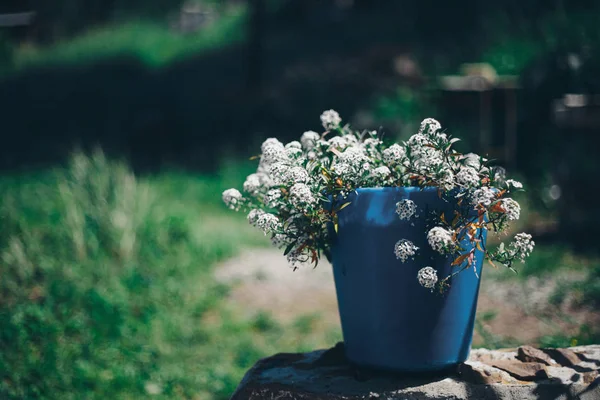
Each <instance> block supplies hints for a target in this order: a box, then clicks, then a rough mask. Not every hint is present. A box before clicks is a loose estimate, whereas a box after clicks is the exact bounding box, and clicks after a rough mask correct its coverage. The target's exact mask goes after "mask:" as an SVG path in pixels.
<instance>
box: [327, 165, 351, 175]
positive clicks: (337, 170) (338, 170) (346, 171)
mask: <svg viewBox="0 0 600 400" xmlns="http://www.w3.org/2000/svg"><path fill="white" fill-rule="evenodd" d="M331 172H333V173H334V174H335V175H336V176H339V177H340V178H347V177H348V176H350V174H351V173H352V168H351V167H350V166H349V165H348V164H346V163H338V164H335V165H334V166H333V167H332V168H331Z"/></svg>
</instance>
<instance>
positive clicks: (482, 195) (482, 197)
mask: <svg viewBox="0 0 600 400" xmlns="http://www.w3.org/2000/svg"><path fill="white" fill-rule="evenodd" d="M495 198H496V192H494V190H493V189H491V188H489V187H487V186H483V187H482V188H480V189H477V190H475V191H474V192H473V195H472V196H471V202H472V203H473V204H474V205H476V206H477V205H479V204H481V205H482V206H484V207H489V206H490V205H491V204H492V201H494V199H495Z"/></svg>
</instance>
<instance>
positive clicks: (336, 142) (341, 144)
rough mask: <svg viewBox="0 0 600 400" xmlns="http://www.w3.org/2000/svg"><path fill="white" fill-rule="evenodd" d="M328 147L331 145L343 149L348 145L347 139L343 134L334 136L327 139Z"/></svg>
mask: <svg viewBox="0 0 600 400" xmlns="http://www.w3.org/2000/svg"><path fill="white" fill-rule="evenodd" d="M327 144H328V145H329V147H333V148H335V149H337V150H344V149H345V148H346V147H348V146H349V145H350V143H348V139H347V138H346V137H345V136H334V137H332V138H331V139H329V140H328V141H327Z"/></svg>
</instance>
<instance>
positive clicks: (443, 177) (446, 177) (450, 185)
mask: <svg viewBox="0 0 600 400" xmlns="http://www.w3.org/2000/svg"><path fill="white" fill-rule="evenodd" d="M438 180H439V185H440V187H441V188H442V189H444V190H452V189H454V173H453V172H452V170H451V169H449V168H448V169H442V170H441V171H440V172H439V174H438Z"/></svg>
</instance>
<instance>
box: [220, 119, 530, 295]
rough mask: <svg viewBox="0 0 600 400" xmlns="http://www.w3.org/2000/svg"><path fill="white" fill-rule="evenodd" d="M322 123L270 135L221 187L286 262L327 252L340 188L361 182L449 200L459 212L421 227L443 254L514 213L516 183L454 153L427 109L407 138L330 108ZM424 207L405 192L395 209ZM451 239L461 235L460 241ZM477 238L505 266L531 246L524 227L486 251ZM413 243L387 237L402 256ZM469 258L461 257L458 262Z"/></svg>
mask: <svg viewBox="0 0 600 400" xmlns="http://www.w3.org/2000/svg"><path fill="white" fill-rule="evenodd" d="M321 123H322V125H323V128H324V129H325V132H315V131H306V132H304V133H303V134H302V135H301V137H300V140H298V141H292V142H289V143H287V144H285V145H284V144H283V143H282V142H280V141H279V140H277V139H275V138H269V139H266V140H265V141H264V143H262V145H261V155H260V161H259V163H258V168H257V170H256V172H255V173H253V174H251V175H249V176H248V177H247V178H246V180H245V182H244V183H243V194H242V193H240V191H238V190H237V189H228V190H226V191H224V192H223V202H224V203H225V205H226V206H227V207H228V208H230V209H233V210H245V211H249V213H248V221H249V222H250V223H251V224H252V225H254V226H256V227H257V228H259V229H260V230H262V231H263V233H264V234H265V235H270V239H271V241H272V243H273V245H274V246H276V247H278V248H286V251H287V257H288V261H289V262H290V263H291V264H292V265H293V266H294V268H296V267H297V266H298V265H299V264H301V263H305V262H316V261H317V257H318V256H319V255H320V254H331V251H330V250H331V248H330V246H331V237H330V235H331V234H332V233H330V232H329V228H328V227H330V226H331V225H332V222H335V221H336V218H337V212H339V211H340V210H341V209H342V208H343V207H346V205H347V204H348V203H343V202H346V200H347V199H346V196H347V195H348V194H350V193H353V192H355V191H356V190H357V189H360V188H365V187H402V186H413V187H414V186H417V187H420V188H425V187H434V188H437V189H438V193H439V196H440V197H443V198H444V200H445V201H450V203H452V202H453V204H454V206H455V210H454V211H455V213H457V217H456V218H454V219H453V221H452V222H451V223H449V222H450V221H445V220H444V219H441V222H440V224H438V225H440V226H436V227H434V228H432V229H431V230H429V231H428V232H423V234H425V235H426V237H427V241H428V244H429V246H430V247H431V248H432V249H433V250H434V251H436V252H438V253H441V254H442V255H444V256H446V257H453V256H456V257H458V256H459V255H460V254H459V251H458V250H462V247H463V246H462V244H463V238H465V240H466V239H469V240H471V245H472V248H473V249H475V240H477V239H475V238H473V237H472V236H473V235H472V232H473V231H477V230H485V229H487V228H488V226H490V227H493V229H495V230H497V231H502V230H503V229H505V228H506V226H507V225H508V224H509V223H510V222H511V221H515V220H517V219H518V218H519V217H520V213H521V207H520V206H519V204H518V203H517V202H516V201H515V200H513V199H511V198H508V197H504V196H505V194H506V193H511V192H512V191H513V190H519V189H522V188H523V185H522V184H521V183H520V182H518V181H515V180H512V179H505V171H504V170H503V169H501V168H499V167H488V166H487V163H488V161H487V160H486V159H485V158H482V157H480V156H478V155H476V154H473V153H469V154H466V155H462V154H460V153H458V152H456V151H455V150H454V149H452V145H453V143H455V142H456V141H457V140H458V139H456V138H453V137H452V136H450V135H447V134H446V133H444V132H443V131H442V126H441V124H440V123H439V122H438V121H436V120H435V119H433V118H427V119H425V120H423V122H422V123H421V125H420V127H419V130H418V132H417V133H416V134H414V135H412V136H411V137H410V138H409V139H408V140H407V141H406V142H402V143H396V144H392V145H390V146H386V145H385V144H384V143H383V142H382V140H381V138H380V137H379V136H378V132H377V131H363V132H357V131H353V130H352V129H351V128H350V127H349V125H345V126H342V125H341V124H342V119H341V117H340V115H339V114H338V113H337V112H336V111H334V110H327V111H325V112H323V114H321ZM328 199H329V200H328ZM338 199H339V200H340V201H342V202H340V203H338ZM453 200H454V201H453ZM351 204H352V203H351V202H350V206H351ZM424 209H425V208H424ZM424 209H423V210H417V204H416V203H415V202H414V201H413V200H409V199H404V200H401V201H399V202H397V203H396V209H395V212H396V213H397V215H398V217H399V219H400V220H401V221H410V222H411V224H410V225H411V226H416V224H415V223H414V219H415V218H420V216H419V211H421V212H423V213H424ZM433 211H436V210H433ZM427 214H428V215H430V214H431V213H427ZM436 215H439V214H438V213H437V212H436ZM473 215H477V217H476V219H474V218H472V217H473ZM459 217H460V218H459ZM465 233H466V234H465ZM456 238H460V243H461V246H460V247H459V245H458V243H457V240H458V239H456ZM482 244H483V243H479V242H478V246H477V248H478V249H479V250H481V251H483V252H484V253H485V254H486V256H488V258H490V259H492V258H493V259H494V260H496V261H499V262H501V263H503V264H505V265H507V266H509V267H510V266H511V263H512V262H513V261H514V260H515V259H518V260H524V259H525V257H527V256H528V255H529V254H530V253H531V251H532V250H533V241H532V240H531V236H529V235H527V234H524V233H523V234H519V235H517V236H516V237H515V241H514V242H513V243H511V244H510V245H509V246H507V248H506V249H504V247H502V248H501V250H497V251H495V252H494V253H491V252H487V251H486V250H485V249H483V250H482V249H481V247H482ZM483 245H484V244H483ZM499 249H500V248H499ZM418 250H419V249H418V247H417V246H415V245H414V243H412V242H411V241H408V240H406V239H402V240H399V241H398V242H396V244H395V246H394V254H395V255H396V257H397V259H398V260H400V261H401V262H407V260H409V259H417V258H418V257H419V255H418V254H417V253H418V252H417V251H418ZM462 254H466V253H464V252H463V253H462ZM471 254H473V253H471ZM473 259H474V257H469V258H468V259H466V260H465V259H464V258H463V260H465V262H472V260H473ZM417 278H418V281H419V283H420V284H421V285H423V286H424V287H426V288H429V289H432V288H434V287H435V286H436V285H439V286H440V287H445V285H446V279H444V281H443V282H442V283H438V276H437V272H436V270H435V269H434V268H433V267H425V268H422V269H421V270H420V271H418V274H417Z"/></svg>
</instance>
